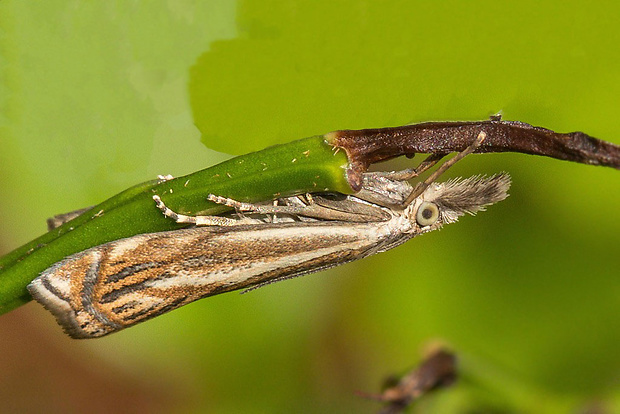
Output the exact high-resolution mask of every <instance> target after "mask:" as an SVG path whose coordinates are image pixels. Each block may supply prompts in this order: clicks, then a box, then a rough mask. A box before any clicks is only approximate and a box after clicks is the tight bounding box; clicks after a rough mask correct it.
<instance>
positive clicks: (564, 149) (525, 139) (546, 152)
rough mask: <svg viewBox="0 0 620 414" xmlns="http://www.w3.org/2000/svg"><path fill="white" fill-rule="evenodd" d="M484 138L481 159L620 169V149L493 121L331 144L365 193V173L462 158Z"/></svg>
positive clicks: (343, 136) (414, 128)
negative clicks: (519, 158) (388, 163)
mask: <svg viewBox="0 0 620 414" xmlns="http://www.w3.org/2000/svg"><path fill="white" fill-rule="evenodd" d="M480 132H484V133H486V135H487V137H486V139H485V141H484V143H483V144H482V145H480V147H479V148H478V149H476V151H475V152H476V153H487V152H520V153H525V154H534V155H542V156H546V157H552V158H557V159H560V160H567V161H573V162H579V163H583V164H590V165H602V166H607V167H612V168H617V169H620V146H617V145H614V144H612V143H609V142H606V141H601V140H599V139H596V138H593V137H591V136H589V135H586V134H584V133H583V132H570V133H559V132H555V131H552V130H550V129H546V128H541V127H535V126H532V125H529V124H526V123H524V122H518V121H502V120H501V118H500V117H492V118H491V119H490V120H488V121H478V122H425V123H421V124H414V125H405V126H399V127H391V128H376V129H361V130H341V131H334V132H330V133H329V134H327V135H326V139H327V141H328V142H329V143H330V144H332V145H333V146H335V147H337V148H342V149H344V150H345V151H346V153H347V155H348V157H349V161H350V168H349V171H348V174H349V181H350V183H351V185H352V186H353V189H354V190H357V189H358V188H357V187H358V186H359V187H361V177H362V173H363V172H365V171H366V169H367V168H368V166H369V165H371V164H373V163H376V162H379V161H384V160H388V159H391V158H394V157H398V156H401V155H406V156H409V157H412V156H413V155H414V154H417V153H425V154H433V155H434V156H435V157H437V156H439V157H441V156H443V155H447V154H449V153H451V152H460V151H463V150H464V149H465V148H467V147H468V146H469V145H470V144H471V143H472V141H473V140H474V139H475V138H476V136H478V134H479V133H480Z"/></svg>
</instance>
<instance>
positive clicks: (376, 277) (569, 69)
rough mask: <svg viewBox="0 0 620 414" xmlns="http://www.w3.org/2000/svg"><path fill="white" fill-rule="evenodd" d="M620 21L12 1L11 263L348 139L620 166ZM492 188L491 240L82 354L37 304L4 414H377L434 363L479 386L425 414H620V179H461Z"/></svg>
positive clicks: (157, 327) (87, 348) (434, 239)
mask: <svg viewBox="0 0 620 414" xmlns="http://www.w3.org/2000/svg"><path fill="white" fill-rule="evenodd" d="M619 15H620V3H617V2H612V1H609V2H594V3H593V2H587V3H585V2H580V1H548V2H537V1H519V2H505V3H504V2H497V1H473V2H460V1H446V2H423V1H403V2H400V1H394V2H374V1H313V2H304V1H281V2H277V1H275V2H272V1H264V0H262V1H238V2H233V1H204V2H198V1H189V0H186V1H155V0H153V1H149V2H146V1H143V2H140V1H133V2H123V1H95V2H82V1H73V0H71V1H69V0H65V1H59V0H48V1H46V2H23V1H22V2H18V1H10V0H4V1H2V2H0V177H1V178H0V191H2V196H1V197H0V253H6V252H8V251H10V250H11V249H13V248H16V247H18V246H19V245H21V244H23V243H25V242H27V241H29V240H31V239H33V238H35V237H36V236H38V235H40V234H41V233H43V232H44V231H45V219H46V218H47V217H49V216H52V215H54V214H57V213H61V212H66V211H70V210H73V209H76V208H79V207H84V206H87V205H91V204H94V203H97V202H99V201H101V200H103V199H105V198H107V197H109V196H111V195H113V194H115V193H117V192H119V191H121V190H123V189H125V188H127V187H129V186H131V185H132V184H135V183H137V182H141V181H146V180H148V179H152V178H154V177H155V176H156V175H157V174H173V175H182V174H186V173H190V172H192V171H195V170H198V169H201V168H204V167H207V166H209V165H212V164H214V163H217V162H219V161H222V160H224V159H227V158H228V157H229V155H227V154H241V153H245V152H248V151H252V150H258V149H261V148H263V147H265V146H267V145H272V144H274V143H284V142H288V141H290V140H293V139H298V138H302V137H306V136H310V135H316V134H320V133H325V132H328V131H331V130H335V129H345V128H365V127H380V126H391V125H401V124H406V123H411V122H419V121H427V120H476V119H484V118H487V117H488V116H489V115H491V114H494V113H497V112H499V111H501V112H502V113H503V115H504V118H505V119H509V120H520V121H525V122H528V123H531V124H534V125H539V126H544V127H547V128H551V129H554V130H557V131H561V132H568V131H575V130H582V131H584V132H587V133H588V134H591V135H593V136H595V137H598V138H601V139H605V140H608V141H611V142H615V143H619V144H620V123H619V122H618V120H617V118H618V109H619V108H620V105H619V103H620V98H619V97H620V55H619V54H618V44H620V34H619V33H620V32H618V30H617V22H618V16H619ZM195 125H197V126H198V127H199V128H200V130H199V129H198V128H197V127H196V126H195ZM201 132H202V135H201ZM201 140H202V141H203V142H204V144H206V146H207V147H208V148H206V147H205V145H203V144H202V143H201ZM410 165H411V163H410V161H407V160H399V161H397V162H394V163H391V164H389V165H387V166H384V167H383V168H385V169H388V168H389V169H395V168H403V167H406V166H410ZM498 171H508V172H510V173H511V175H512V177H513V182H514V183H513V187H512V190H511V197H509V199H508V200H506V201H505V202H502V203H500V204H498V205H497V206H493V207H491V208H490V209H489V211H488V212H485V213H482V214H480V215H479V216H478V217H475V218H472V217H466V218H464V219H462V221H461V222H460V223H458V224H455V225H452V226H449V227H447V228H446V229H444V230H443V231H441V232H434V233H432V234H428V235H425V236H423V237H420V238H418V239H415V240H413V241H411V242H409V243H407V244H406V245H404V246H401V247H399V248H397V249H395V250H393V251H390V252H387V253H384V254H381V255H378V256H375V257H371V258H368V259H365V260H363V261H361V262H358V263H352V264H349V265H346V266H344V267H342V268H338V269H334V270H330V271H327V272H322V273H320V274H318V275H312V276H309V277H305V278H300V279H295V280H292V281H288V282H284V283H278V284H276V285H272V286H269V287H266V288H263V289H259V290H257V291H253V292H251V293H249V294H247V295H243V296H239V295H238V294H235V293H230V294H225V295H221V296H216V297H213V298H210V299H208V300H203V301H199V302H197V303H194V304H191V305H189V306H186V307H185V308H182V309H180V310H177V311H174V312H172V313H170V314H168V315H165V316H162V317H159V318H157V319H155V320H153V321H150V322H148V323H145V324H142V325H139V326H137V327H135V328H132V329H129V330H127V331H123V332H122V333H119V334H115V335H112V336H110V337H106V338H103V339H98V340H92V341H74V340H70V339H68V338H67V337H65V336H64V334H63V333H62V332H61V330H60V328H59V327H58V326H56V324H55V322H54V321H53V318H52V317H51V315H49V314H47V312H45V311H44V310H43V309H42V308H41V307H40V306H39V305H37V304H35V303H30V304H28V305H26V306H23V307H21V308H19V309H17V310H16V311H13V312H11V313H9V314H7V315H3V316H2V317H0V401H1V405H2V407H0V410H2V411H6V412H16V411H27V412H37V411H42V410H46V411H47V412H83V410H85V409H88V410H89V411H91V412H110V411H116V412H180V413H185V412H196V413H200V412H216V413H231V412H248V413H250V412H251V413H254V412H256V413H262V412H264V413H268V412H269V413H272V412H309V413H315V412H333V413H349V412H374V411H376V409H377V408H378V405H377V404H376V403H374V402H372V401H367V400H363V399H360V398H359V397H357V396H355V395H354V392H355V391H356V390H364V391H373V392H376V391H378V390H379V387H380V383H381V381H382V379H383V378H384V377H385V376H387V375H389V374H392V373H395V372H396V373H398V372H403V371H404V370H406V369H407V368H410V367H412V366H414V365H415V364H416V363H417V362H418V361H419V359H420V358H421V355H422V354H423V352H424V349H425V348H426V347H428V346H429V343H436V342H440V343H444V344H448V345H449V346H450V347H451V348H452V349H453V350H454V351H455V352H456V353H457V354H458V355H459V358H460V372H461V374H462V378H461V381H460V382H459V383H458V384H457V385H456V386H455V387H453V388H451V389H449V390H445V391H441V392H439V393H437V394H435V395H432V396H429V397H427V398H425V399H423V400H421V401H420V404H418V405H417V406H416V407H415V409H414V412H435V413H437V412H438V413H443V412H446V413H452V412H473V411H474V410H478V411H477V412H491V411H492V412H516V413H534V412H536V413H541V412H542V413H547V412H548V413H555V412H557V413H562V412H585V411H586V410H588V409H594V408H601V409H604V410H606V411H603V412H609V413H612V412H620V391H619V390H620V346H619V345H618V344H619V343H620V318H619V317H618V315H619V313H620V236H619V234H620V214H619V212H618V206H619V205H620V175H619V173H618V171H614V170H612V169H606V168H600V167H589V166H584V165H577V164H570V163H567V162H561V161H556V160H551V159H546V158H536V157H532V156H526V155H518V154H492V155H475V156H470V157H468V158H467V159H466V160H465V161H463V162H462V163H460V164H459V165H457V166H456V167H454V169H453V170H451V171H450V174H449V175H451V176H456V175H463V176H467V175H472V174H478V173H487V174H489V173H494V172H498Z"/></svg>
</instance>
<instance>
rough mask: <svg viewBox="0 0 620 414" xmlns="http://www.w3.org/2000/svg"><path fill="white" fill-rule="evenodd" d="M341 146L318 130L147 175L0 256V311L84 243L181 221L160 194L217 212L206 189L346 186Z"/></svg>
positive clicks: (255, 196) (251, 196)
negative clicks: (169, 173)
mask: <svg viewBox="0 0 620 414" xmlns="http://www.w3.org/2000/svg"><path fill="white" fill-rule="evenodd" d="M347 166H348V160H347V157H346V155H345V153H344V151H340V152H336V153H335V152H334V150H333V148H332V146H331V145H329V144H327V143H326V142H325V140H324V138H323V136H315V137H310V138H305V139H301V140H297V141H293V142H291V143H289V144H284V145H278V146H274V147H270V148H267V149H264V150H262V151H257V152H254V153H250V154H246V155H243V156H239V157H235V158H232V159H230V160H228V161H225V162H223V163H221V164H218V165H215V166H213V167H210V168H206V169H204V170H201V171H198V172H195V173H193V174H189V175H186V176H183V177H177V178H174V179H171V180H168V181H161V180H152V181H148V182H146V183H142V184H139V185H137V186H134V187H131V188H129V189H128V190H125V191H123V192H121V193H120V194H118V195H116V196H114V197H112V198H110V199H108V200H106V201H104V202H103V203H101V204H99V205H96V206H95V207H93V208H92V209H91V210H88V211H87V212H85V213H84V214H82V215H80V216H78V217H77V218H75V219H73V220H71V221H69V222H67V223H65V224H63V225H62V226H60V227H58V228H56V229H53V230H52V231H50V232H48V233H46V234H44V235H42V236H41V237H39V238H37V239H35V240H33V241H31V242H30V243H27V244H25V245H24V246H22V247H20V248H18V249H16V250H14V251H13V252H10V253H9V254H7V255H6V256H4V257H2V258H1V259H0V314H1V313H5V312H8V311H9V310H11V309H14V308H15V307H17V306H20V305H22V304H24V303H26V302H28V301H29V300H30V299H31V298H30V295H29V294H28V291H27V290H26V286H27V285H28V283H30V282H31V281H32V279H34V278H35V277H36V276H37V275H39V274H40V273H41V272H42V271H44V270H45V269H47V268H48V267H49V266H51V265H52V264H54V263H56V262H58V261H60V260H62V259H64V258H65V257H67V256H70V255H71V254H74V253H77V252H80V251H83V250H86V249H88V248H91V247H94V246H97V245H100V244H103V243H107V242H110V241H113V240H118V239H122V238H126V237H131V236H134V235H136V234H142V233H152V232H160V231H167V230H174V229H177V228H179V227H181V226H180V225H179V224H176V223H175V222H174V221H172V220H170V219H168V218H166V217H164V216H163V215H162V214H161V212H160V211H159V210H158V209H157V207H156V206H155V203H154V201H153V198H152V197H153V195H155V194H157V195H159V196H160V197H161V198H162V200H164V202H165V203H166V204H167V205H168V206H169V207H170V208H172V209H173V210H175V211H178V212H180V213H184V214H193V215H196V214H218V213H221V212H222V211H225V210H226V209H227V207H225V206H221V205H218V204H214V203H212V202H210V201H207V199H206V197H207V195H208V194H216V195H220V196H224V197H231V198H234V199H237V200H240V201H245V202H255V201H260V200H269V199H273V198H277V197H286V196H290V195H294V194H300V193H304V192H316V191H337V192H340V193H352V192H353V190H352V189H351V187H350V185H349V183H348V181H347V177H346V167H347Z"/></svg>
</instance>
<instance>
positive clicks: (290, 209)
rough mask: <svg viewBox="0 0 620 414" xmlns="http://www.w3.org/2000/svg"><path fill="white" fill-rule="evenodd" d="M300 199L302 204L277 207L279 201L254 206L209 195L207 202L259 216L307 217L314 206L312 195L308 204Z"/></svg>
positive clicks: (308, 195)
mask: <svg viewBox="0 0 620 414" xmlns="http://www.w3.org/2000/svg"><path fill="white" fill-rule="evenodd" d="M294 198H298V199H299V200H300V201H301V203H299V204H297V205H285V206H280V205H277V200H275V201H274V204H273V205H260V204H252V203H244V202H242V201H237V200H234V199H232V198H228V197H222V196H218V195H215V194H209V195H208V196H207V200H209V201H212V202H214V203H217V204H222V205H225V206H227V207H232V208H234V209H235V210H237V211H245V212H251V213H257V214H292V215H306V214H304V213H305V212H307V211H308V207H309V206H310V205H312V204H314V201H313V199H312V196H311V195H310V194H306V199H307V200H308V201H307V202H304V201H303V200H302V199H301V197H294Z"/></svg>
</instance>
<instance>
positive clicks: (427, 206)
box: [415, 202, 439, 227]
mask: <svg viewBox="0 0 620 414" xmlns="http://www.w3.org/2000/svg"><path fill="white" fill-rule="evenodd" d="M415 219H416V221H417V222H418V224H419V225H420V226H422V227H426V226H430V225H432V224H435V222H436V221H437V220H438V219H439V208H438V207H437V204H433V203H429V202H424V203H422V204H421V205H420V207H419V208H418V212H417V214H416V217H415Z"/></svg>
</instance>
